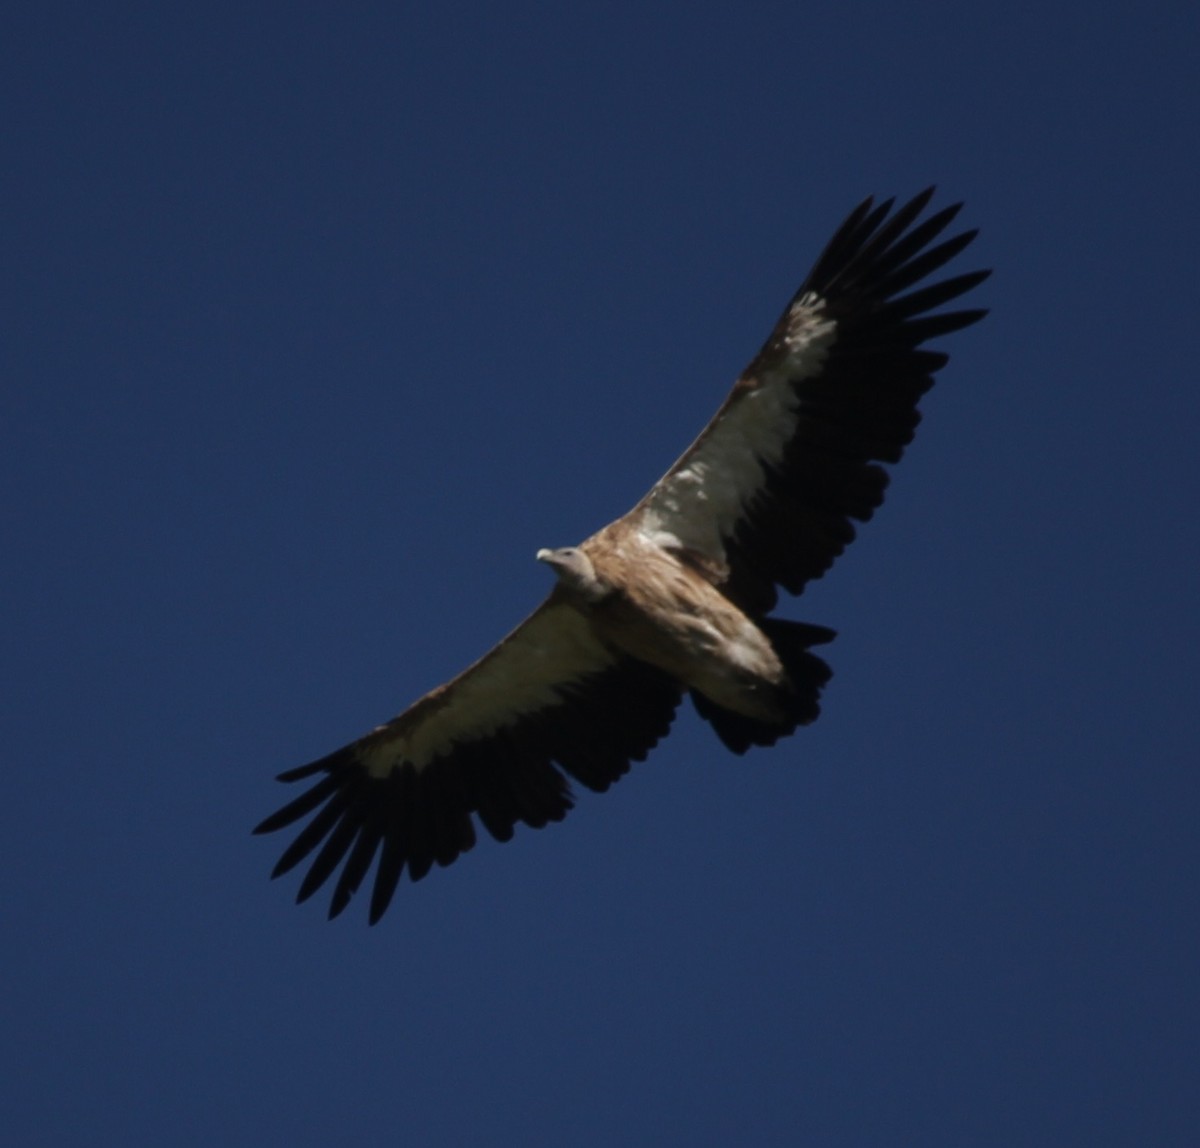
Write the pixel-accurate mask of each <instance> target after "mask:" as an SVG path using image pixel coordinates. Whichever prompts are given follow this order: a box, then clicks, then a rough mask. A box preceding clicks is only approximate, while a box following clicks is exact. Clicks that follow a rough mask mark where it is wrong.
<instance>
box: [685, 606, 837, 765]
mask: <svg viewBox="0 0 1200 1148" xmlns="http://www.w3.org/2000/svg"><path fill="white" fill-rule="evenodd" d="M758 626H759V629H761V630H762V632H763V633H764V634H766V635H767V637H768V638H770V639H771V645H772V646H774V647H775V652H776V653H777V654H778V655H779V660H780V661H781V662H783V665H784V669H786V670H787V675H788V679H789V683H790V688H789V689H787V690H786V691H785V692H782V693H781V694H780V698H779V700H780V702H781V703H782V705H783V710H784V717H783V719H782V720H781V721H780V722H777V723H775V722H765V721H760V720H758V719H757V718H750V717H744V716H743V715H742V714H738V713H734V712H733V711H732V710H727V709H722V708H721V707H720V706H719V705H717V704H716V703H715V702H712V701H710V700H709V699H708V698H706V697H705V696H704V695H703V694H701V693H697V691H695V690H692V691H691V695H692V704H693V705H694V706H695V707H696V712H697V713H698V714H699V715H700V716H701V717H702V718H704V720H705V721H706V722H708V723H709V725H711V726H712V727H713V730H714V731H715V732H716V735H717V737H719V738H720V739H721V741H723V742H724V743H725V745H726V746H728V747H729V748H730V749H731V750H733V752H734V753H745V752H746V750H748V749H749V748H750V747H751V746H752V745H774V744H775V743H776V742H777V741H778V740H779V739H780V738H781V737H787V736H788V735H789V734H790V733H793V732H794V731H795V729H796V727H797V726H798V725H808V724H809V722H812V721H816V718H817V715H818V714H819V713H820V712H821V707H820V705H819V700H820V697H821V688H822V687H823V686H824V685H825V683H826V682H827V681H829V679H830V678H831V677H832V676H833V671H832V670H831V669H830V668H829V667H828V666H827V665H826V664H825V662H824V661H822V659H820V658H818V657H817V655H816V654H814V653H812V652H811V650H810V649H809V647H810V646H820V645H823V644H824V643H826V642H831V641H833V639H834V636H835V635H834V631H833V630H828V629H826V628H825V627H824V626H811V625H809V624H808V623H807V622H791V621H788V620H787V619H786V618H762V619H760V620H759V622H758Z"/></svg>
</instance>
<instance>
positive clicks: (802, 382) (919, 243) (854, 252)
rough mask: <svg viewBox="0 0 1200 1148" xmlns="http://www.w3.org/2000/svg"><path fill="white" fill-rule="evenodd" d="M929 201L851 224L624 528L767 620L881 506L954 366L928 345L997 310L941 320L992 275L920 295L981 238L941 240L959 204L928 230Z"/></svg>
mask: <svg viewBox="0 0 1200 1148" xmlns="http://www.w3.org/2000/svg"><path fill="white" fill-rule="evenodd" d="M932 194H933V189H932V188H930V189H929V190H927V191H925V192H922V193H921V194H920V195H918V196H917V197H916V198H914V199H913V200H911V201H910V202H909V203H907V204H905V205H904V206H903V207H900V208H899V209H897V210H894V211H893V201H892V200H888V201H887V202H886V203H882V204H879V205H878V206H875V205H874V203H873V201H872V200H870V199H868V200H866V202H864V203H863V204H861V205H860V206H859V207H858V208H857V209H856V210H855V211H854V212H853V213H852V214H851V215H850V216H849V217H848V218H847V219H846V221H845V222H844V223H843V224H842V226H841V227H840V228H839V229H838V231H837V233H836V234H835V235H834V237H833V239H832V240H831V241H830V242H829V244H828V246H827V247H826V248H825V251H824V252H823V253H822V255H821V257H820V258H819V259H818V260H817V262H816V265H815V266H814V267H813V269H812V271H811V272H810V273H809V275H808V278H807V279H806V280H805V281H804V284H803V285H802V286H801V288H800V290H799V291H798V292H797V293H796V295H795V297H794V298H793V299H792V302H791V303H790V304H789V306H788V308H787V310H786V311H784V313H783V316H782V317H781V318H780V320H779V322H778V324H777V325H776V327H775V330H774V331H773V332H772V334H771V337H770V338H769V339H768V340H767V342H766V344H765V345H764V346H763V348H762V350H761V351H760V352H759V353H758V355H757V357H756V358H755V359H754V361H753V362H752V363H751V364H750V365H749V367H747V368H746V371H745V372H744V373H743V374H742V376H741V377H740V378H739V379H738V381H737V383H736V384H735V385H734V387H733V390H732V392H731V393H730V394H729V397H728V398H727V399H726V401H725V403H724V404H723V405H722V406H721V408H720V410H719V411H717V413H716V415H715V416H714V417H713V419H712V421H711V422H709V424H708V426H707V427H706V428H705V429H704V431H703V432H702V433H701V434H700V436H699V438H697V439H696V441H695V442H694V443H693V444H692V445H691V447H689V448H688V450H687V451H686V452H685V453H684V455H683V456H682V457H681V458H680V459H679V461H678V462H676V463H675V465H674V466H673V467H671V469H670V470H669V471H668V472H667V474H666V475H665V476H664V477H663V478H662V479H661V480H660V481H659V482H658V483H657V484H656V485H655V486H654V487H653V488H652V489H651V490H650V492H649V493H648V494H647V495H646V496H645V498H643V499H642V501H641V502H640V503H638V505H637V506H636V507H635V508H634V509H633V510H632V511H630V513H629V514H628V515H626V516H625V517H624V518H622V519H619V520H618V523H619V524H620V528H622V529H624V528H627V527H628V528H633V529H636V530H638V531H640V532H641V533H642V534H643V535H644V536H646V537H647V538H648V539H650V540H652V541H654V542H655V543H657V544H658V545H661V546H664V547H666V548H668V549H670V550H673V551H675V552H676V553H678V554H679V555H680V556H681V557H682V558H684V559H687V560H690V561H691V562H692V564H693V565H694V566H695V567H696V568H697V569H699V570H700V571H701V572H703V573H704V574H705V575H706V576H707V577H709V578H710V580H712V581H713V582H714V583H716V584H718V585H720V586H722V588H723V589H724V590H725V592H726V593H728V594H729V596H730V597H732V598H733V599H734V600H735V601H737V602H739V603H740V604H741V605H742V606H743V608H744V609H747V610H749V611H751V612H752V613H755V614H762V613H766V612H767V611H768V610H770V609H771V608H772V606H773V605H774V603H775V600H776V596H777V591H776V587H777V586H782V587H783V588H784V589H786V590H787V591H789V592H790V593H792V594H799V593H800V591H801V590H802V589H803V587H804V585H805V583H806V582H808V581H809V579H812V578H817V577H820V575H822V574H823V573H824V572H825V571H826V570H827V569H828V568H829V567H830V565H832V563H833V560H834V559H835V558H836V557H837V556H838V555H839V554H841V552H842V551H843V550H844V549H845V548H846V546H847V544H848V543H849V542H851V541H852V540H853V538H854V535H855V530H854V525H853V522H852V520H857V521H860V522H865V521H866V520H867V519H869V518H870V517H871V515H872V514H873V513H874V511H875V508H876V507H877V506H879V505H880V503H881V502H882V501H883V493H884V488H885V487H886V486H887V482H888V476H887V473H886V471H885V470H884V469H883V467H882V466H880V465H879V464H880V463H885V462H886V463H894V462H896V461H898V460H899V458H900V456H901V454H902V453H903V451H904V448H905V446H906V445H907V444H908V443H909V442H910V441H911V440H912V437H913V431H914V429H915V428H916V425H917V422H918V421H919V419H920V415H919V413H918V411H917V401H918V400H919V399H920V397H921V395H923V394H924V393H925V392H926V391H927V390H928V389H929V388H930V387H931V386H932V385H933V375H934V372H936V371H938V370H939V369H940V368H941V367H943V366H944V365H945V363H946V361H947V356H946V355H944V354H943V353H941V352H940V351H934V350H926V349H925V343H926V342H927V341H928V340H930V339H935V338H938V337H939V336H942V335H945V334H948V333H949V332H951V331H957V330H958V329H959V328H962V327H966V326H968V325H970V324H971V323H974V322H976V321H977V320H979V319H980V318H982V317H983V315H984V314H985V313H986V312H984V311H982V310H955V311H940V310H937V309H938V308H940V307H942V306H943V305H944V304H946V303H949V302H950V301H951V300H954V299H957V298H958V297H959V296H960V295H962V294H964V293H965V292H967V291H969V290H971V288H973V287H975V286H976V285H977V284H979V283H980V282H982V281H983V280H984V279H985V278H987V275H988V274H989V273H988V272H987V271H975V272H970V273H967V274H964V275H958V276H955V277H953V278H949V279H943V280H940V281H938V282H935V283H933V284H929V285H925V286H922V287H920V288H918V289H916V290H910V288H913V287H914V286H916V285H917V284H919V283H921V282H922V281H924V280H926V279H927V278H928V277H929V276H930V275H932V274H933V273H934V272H935V271H937V270H938V269H939V268H941V267H942V266H943V265H944V264H945V263H947V262H948V261H949V260H950V259H952V258H953V257H954V256H955V255H957V254H958V253H959V252H960V251H962V250H963V248H964V247H966V246H967V244H968V243H970V242H971V240H972V239H973V238H974V237H975V234H976V233H975V232H974V231H967V232H963V233H961V234H958V235H955V236H953V237H952V238H950V239H944V240H940V241H939V237H940V236H941V234H942V232H943V231H944V230H945V229H946V227H947V226H948V225H949V224H950V222H951V221H952V220H953V219H954V217H955V216H956V215H957V214H958V211H959V208H960V207H961V204H956V205H953V206H951V207H946V208H943V209H942V210H940V211H938V212H936V213H934V214H932V215H930V216H929V217H928V218H926V219H924V220H923V221H920V222H918V218H919V217H920V215H921V214H922V212H923V211H924V210H925V208H926V207H927V206H928V204H929V201H930V199H931V198H932ZM618 523H614V524H613V526H617V525H618ZM608 529H610V530H611V529H612V527H609V528H608Z"/></svg>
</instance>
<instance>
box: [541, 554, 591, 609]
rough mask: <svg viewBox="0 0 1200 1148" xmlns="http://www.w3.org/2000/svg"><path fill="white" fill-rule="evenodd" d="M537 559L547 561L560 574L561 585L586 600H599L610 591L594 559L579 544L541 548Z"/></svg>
mask: <svg viewBox="0 0 1200 1148" xmlns="http://www.w3.org/2000/svg"><path fill="white" fill-rule="evenodd" d="M537 560H538V561H539V562H545V563H546V565H547V566H549V567H550V568H551V569H552V570H553V571H554V573H555V574H557V575H558V580H559V583H560V584H561V585H563V586H565V587H567V589H569V590H572V591H574V592H575V593H576V594H578V595H579V596H580V597H582V598H583V599H584V600H585V601H588V602H597V601H599V600H600V599H601V598H603V597H604V595H605V594H607V593H608V590H609V587H608V586H607V585H605V583H604V582H603V581H602V580H601V579H600V577H599V576H598V575H597V574H596V568H595V567H594V566H593V565H592V560H591V559H590V558H589V557H588V556H587V555H586V554H585V553H584V552H583V551H582V550H580V548H579V547H578V546H563V547H561V548H560V549H558V550H546V549H542V550H539V551H538V552H537Z"/></svg>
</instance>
